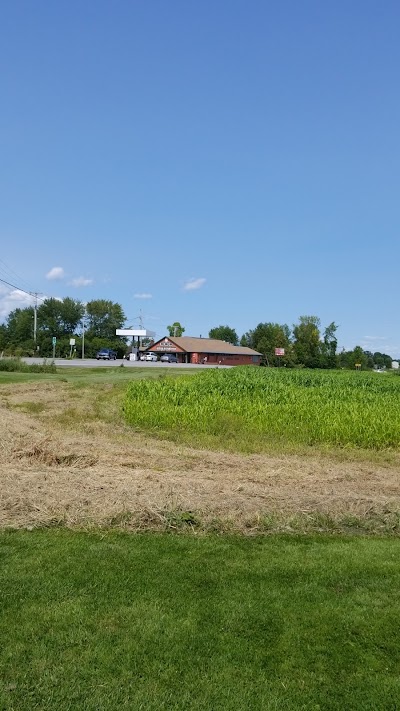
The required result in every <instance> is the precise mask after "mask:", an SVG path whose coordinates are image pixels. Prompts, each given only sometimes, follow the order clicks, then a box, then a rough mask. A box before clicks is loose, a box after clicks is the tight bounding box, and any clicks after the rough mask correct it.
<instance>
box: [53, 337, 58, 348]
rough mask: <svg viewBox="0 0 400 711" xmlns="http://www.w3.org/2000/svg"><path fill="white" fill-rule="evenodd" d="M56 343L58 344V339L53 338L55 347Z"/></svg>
mask: <svg viewBox="0 0 400 711" xmlns="http://www.w3.org/2000/svg"><path fill="white" fill-rule="evenodd" d="M56 343H57V338H56V337H55V336H53V346H55V345H56Z"/></svg>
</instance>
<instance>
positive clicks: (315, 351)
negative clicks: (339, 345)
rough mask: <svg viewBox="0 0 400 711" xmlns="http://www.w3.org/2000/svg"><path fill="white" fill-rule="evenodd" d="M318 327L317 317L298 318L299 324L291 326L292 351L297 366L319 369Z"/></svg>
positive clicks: (319, 342) (320, 348)
mask: <svg viewBox="0 0 400 711" xmlns="http://www.w3.org/2000/svg"><path fill="white" fill-rule="evenodd" d="M320 326H321V322H320V320H319V318H318V317H317V316H300V318H299V323H298V324H296V325H294V326H293V336H294V341H293V350H294V354H295V358H296V362H297V363H298V364H299V365H304V366H305V367H306V368H319V367H321V352H322V347H321V346H322V344H321V339H320V330H319V329H320Z"/></svg>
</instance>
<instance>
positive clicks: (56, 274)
mask: <svg viewBox="0 0 400 711" xmlns="http://www.w3.org/2000/svg"><path fill="white" fill-rule="evenodd" d="M46 279H50V280H54V279H64V269H63V268H62V267H53V268H52V269H50V271H49V272H47V274H46Z"/></svg>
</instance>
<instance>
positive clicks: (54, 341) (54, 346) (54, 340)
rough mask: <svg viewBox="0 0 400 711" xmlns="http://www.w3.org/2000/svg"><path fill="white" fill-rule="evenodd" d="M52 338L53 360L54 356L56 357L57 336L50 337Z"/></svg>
mask: <svg viewBox="0 0 400 711" xmlns="http://www.w3.org/2000/svg"><path fill="white" fill-rule="evenodd" d="M52 340H53V360H54V359H55V357H56V343H57V338H56V337H55V336H53V339H52Z"/></svg>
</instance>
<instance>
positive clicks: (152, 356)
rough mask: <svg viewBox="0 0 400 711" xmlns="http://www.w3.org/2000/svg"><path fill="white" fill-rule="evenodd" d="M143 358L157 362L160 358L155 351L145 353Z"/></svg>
mask: <svg viewBox="0 0 400 711" xmlns="http://www.w3.org/2000/svg"><path fill="white" fill-rule="evenodd" d="M143 360H151V361H153V362H154V363H156V362H157V361H158V358H157V356H156V354H155V353H145V354H144V359H143Z"/></svg>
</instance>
